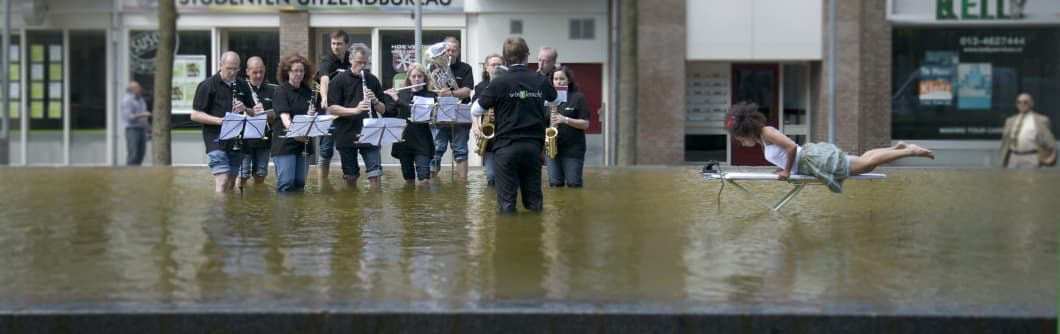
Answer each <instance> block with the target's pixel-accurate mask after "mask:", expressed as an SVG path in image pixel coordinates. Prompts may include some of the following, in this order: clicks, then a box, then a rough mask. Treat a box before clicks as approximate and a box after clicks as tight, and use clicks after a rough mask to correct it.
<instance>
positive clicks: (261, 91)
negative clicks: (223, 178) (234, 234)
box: [236, 56, 277, 184]
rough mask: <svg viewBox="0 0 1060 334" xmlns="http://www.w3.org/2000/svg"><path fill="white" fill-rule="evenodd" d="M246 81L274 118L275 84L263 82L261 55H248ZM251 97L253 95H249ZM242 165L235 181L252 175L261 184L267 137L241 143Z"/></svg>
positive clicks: (265, 166) (265, 169)
mask: <svg viewBox="0 0 1060 334" xmlns="http://www.w3.org/2000/svg"><path fill="white" fill-rule="evenodd" d="M247 81H248V82H250V89H253V90H254V93H255V94H257V96H258V102H260V103H261V107H262V108H263V109H265V112H268V113H270V116H269V118H270V119H271V118H274V117H275V115H274V114H271V111H272V95H273V94H274V93H275V92H276V87H277V86H276V85H275V84H271V83H267V82H265V61H263V60H262V59H261V57H257V56H254V57H250V58H249V59H247ZM251 97H253V95H251ZM243 148H244V149H243V166H242V168H240V169H239V172H240V174H239V179H237V180H236V182H243V183H246V180H247V179H248V178H250V176H251V175H254V183H255V184H262V183H264V182H265V177H266V176H268V175H269V150H270V149H271V148H272V143H271V141H270V140H269V138H265V139H247V140H245V141H244V145H243Z"/></svg>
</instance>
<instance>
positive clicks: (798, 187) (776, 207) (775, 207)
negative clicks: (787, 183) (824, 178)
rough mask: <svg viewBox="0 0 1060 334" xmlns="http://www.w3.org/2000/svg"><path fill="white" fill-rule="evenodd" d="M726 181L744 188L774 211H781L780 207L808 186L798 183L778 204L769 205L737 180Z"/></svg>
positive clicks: (757, 200)
mask: <svg viewBox="0 0 1060 334" xmlns="http://www.w3.org/2000/svg"><path fill="white" fill-rule="evenodd" d="M725 181H726V182H729V184H732V185H734V186H736V188H737V189H740V190H742V191H743V192H744V193H745V194H747V196H748V197H750V198H751V199H753V200H754V201H755V202H758V204H761V205H762V206H764V207H766V208H768V209H770V210H773V211H780V208H783V207H784V205H787V204H788V202H790V201H791V200H792V199H793V198H795V196H796V195H798V194H799V192H801V191H802V188H805V187H806V183H796V184H795V187H794V188H791V190H790V191H788V193H787V195H784V197H783V198H781V199H780V200H779V201H777V203H776V204H773V205H769V204H767V203H768V202H766V201H764V200H762V198H761V197H758V195H755V193H753V192H751V191H750V190H747V188H744V187H743V185H741V184H739V183H737V182H736V181H735V180H725Z"/></svg>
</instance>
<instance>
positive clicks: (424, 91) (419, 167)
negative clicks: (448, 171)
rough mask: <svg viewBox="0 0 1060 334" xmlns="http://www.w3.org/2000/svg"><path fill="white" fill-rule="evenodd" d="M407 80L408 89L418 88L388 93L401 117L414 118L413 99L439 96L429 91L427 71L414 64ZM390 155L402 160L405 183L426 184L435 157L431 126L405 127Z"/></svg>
mask: <svg viewBox="0 0 1060 334" xmlns="http://www.w3.org/2000/svg"><path fill="white" fill-rule="evenodd" d="M407 73H408V76H407V77H406V78H405V86H406V87H408V86H411V85H419V84H423V85H421V86H419V87H415V88H410V89H405V90H401V91H400V92H399V91H397V90H396V89H393V88H391V89H388V90H387V91H386V92H385V93H386V94H387V95H390V98H392V99H393V100H394V102H395V103H394V104H393V105H392V106H393V107H392V108H394V109H395V110H394V112H395V113H396V114H397V117H398V118H406V119H411V118H412V99H413V97H414V96H421V97H428V98H432V99H433V98H437V97H438V94H435V93H434V92H432V91H430V90H429V88H428V87H430V77H429V76H428V75H427V69H426V68H425V67H424V66H423V65H421V64H412V65H411V66H410V67H409V69H408V72H407ZM390 155H391V156H393V157H394V158H397V159H398V160H399V161H401V175H402V176H403V177H404V178H405V182H407V183H409V184H413V183H415V182H416V180H417V179H418V180H419V184H421V185H426V184H427V183H428V181H430V179H431V169H430V164H431V158H432V157H434V138H433V137H432V136H431V127H430V125H429V124H428V123H413V122H409V124H408V125H407V126H405V132H404V133H403V134H402V138H401V141H400V142H397V143H394V146H393V148H392V149H391V151H390Z"/></svg>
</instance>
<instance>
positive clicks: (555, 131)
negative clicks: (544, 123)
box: [545, 102, 559, 159]
mask: <svg viewBox="0 0 1060 334" xmlns="http://www.w3.org/2000/svg"><path fill="white" fill-rule="evenodd" d="M558 108H559V103H556V102H552V103H549V104H548V115H549V127H548V129H545V153H546V154H548V158H549V159H555V158H556V153H559V148H558V147H556V137H558V136H559V128H557V127H556V123H554V122H552V121H551V119H552V117H555V116H556V113H558V111H557V109H558Z"/></svg>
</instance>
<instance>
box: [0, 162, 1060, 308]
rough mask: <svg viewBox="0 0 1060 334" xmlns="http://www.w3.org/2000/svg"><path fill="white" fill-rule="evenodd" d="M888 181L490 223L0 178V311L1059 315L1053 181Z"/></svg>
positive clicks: (373, 206) (410, 195) (318, 200)
mask: <svg viewBox="0 0 1060 334" xmlns="http://www.w3.org/2000/svg"><path fill="white" fill-rule="evenodd" d="M272 172H273V171H272V170H270V173H272ZM333 172H335V171H333ZM884 172H885V173H888V175H889V178H888V179H886V180H882V181H849V182H847V184H846V190H845V192H844V193H843V194H842V195H837V194H832V193H830V192H828V191H827V189H825V188H824V187H819V186H813V187H808V188H807V189H806V190H805V191H803V192H802V194H801V195H800V196H799V197H797V198H796V199H795V200H794V201H792V202H791V203H789V204H788V206H786V207H785V208H784V209H783V210H782V211H781V213H779V214H777V213H772V212H769V211H768V210H764V209H762V208H761V207H760V206H759V205H758V204H757V203H755V202H752V201H750V200H748V198H747V197H746V196H744V194H742V193H741V192H739V191H738V190H737V189H736V188H734V187H731V186H727V187H726V188H725V190H724V192H723V194H722V197H721V200H720V207H719V201H718V191H719V186H720V183H718V182H717V181H706V180H703V179H702V178H701V176H700V175H699V174H698V170H697V169H696V168H634V169H589V170H587V171H586V181H585V182H586V185H587V186H586V187H585V188H583V189H563V188H560V189H548V188H546V189H545V210H544V212H543V213H540V214H535V213H529V212H526V211H525V210H522V208H520V210H521V211H520V213H519V214H517V215H514V216H502V215H498V214H497V213H496V198H495V196H496V195H495V193H494V191H493V190H492V189H487V188H486V187H485V182H484V180H483V176H482V174H481V172H480V171H479V170H473V171H472V175H471V177H470V179H469V180H468V181H459V180H456V179H454V178H453V177H452V176H451V174H450V173H449V171H448V170H443V172H442V174H441V176H440V177H439V178H438V179H437V180H436V181H434V182H433V183H432V184H431V185H430V186H429V187H419V188H417V187H413V186H406V185H404V183H403V182H401V181H400V175H399V173H398V172H397V171H396V170H395V168H392V167H388V168H387V172H386V175H385V181H384V185H383V189H382V190H381V191H371V190H369V189H367V185H366V184H362V185H361V188H358V189H347V188H346V187H345V186H344V185H341V181H339V178H338V177H335V176H334V175H333V177H332V179H331V180H330V181H331V182H330V183H328V184H327V185H324V186H320V185H319V184H318V182H317V180H316V179H315V178H314V177H312V176H311V179H310V182H309V183H310V186H309V188H308V190H307V191H306V193H303V194H293V195H286V194H285V195H278V194H276V193H274V192H273V191H272V186H273V180H272V177H271V176H270V178H269V179H268V180H267V184H266V185H264V186H253V185H252V186H248V188H247V191H246V193H245V194H244V195H243V196H240V195H238V194H225V195H216V194H213V193H212V189H213V185H212V178H211V177H210V176H209V175H208V172H207V170H206V168H145V169H124V168H116V169H102V168H101V169H82V168H73V169H70V168H66V169H58V168H28V169H0V179H2V180H3V181H2V183H0V212H2V213H3V214H2V215H3V217H4V218H3V220H2V221H0V255H2V256H0V296H3V298H2V300H0V309H2V310H8V311H13V310H14V311H35V310H55V309H65V310H82V311H83V310H89V311H91V310H107V309H114V310H124V311H137V310H178V311H182V310H233V309H238V310H246V309H255V310H320V309H335V310H414V311H443V310H456V311H471V312H474V311H479V310H498V309H499V310H542V309H545V310H565V309H566V310H572V311H578V312H581V311H592V312H596V311H601V310H602V311H608V310H617V311H627V312H628V311H633V312H637V311H644V312H655V311H662V312H765V313H769V312H796V313H841V314H843V313H859V314H862V313H876V314H964V315H1005V316H1045V317H1055V315H1056V302H1057V294H1056V291H1057V290H1056V289H1057V223H1058V220H1060V218H1058V217H1060V208H1058V204H1060V202H1058V201H1057V199H1060V173H1057V172H1049V171H1032V172H1020V171H1001V170H915V169H890V170H884ZM311 174H312V173H311ZM747 185H748V187H749V188H750V189H752V190H755V191H759V192H761V193H762V194H763V196H768V197H770V198H776V197H779V196H781V195H783V193H784V192H785V191H786V190H787V189H788V187H789V186H788V185H786V184H784V183H779V182H751V183H747Z"/></svg>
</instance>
